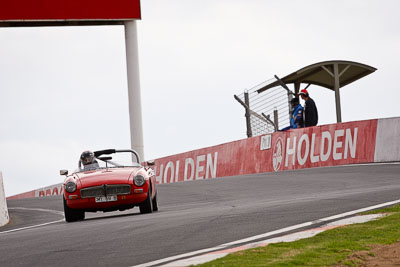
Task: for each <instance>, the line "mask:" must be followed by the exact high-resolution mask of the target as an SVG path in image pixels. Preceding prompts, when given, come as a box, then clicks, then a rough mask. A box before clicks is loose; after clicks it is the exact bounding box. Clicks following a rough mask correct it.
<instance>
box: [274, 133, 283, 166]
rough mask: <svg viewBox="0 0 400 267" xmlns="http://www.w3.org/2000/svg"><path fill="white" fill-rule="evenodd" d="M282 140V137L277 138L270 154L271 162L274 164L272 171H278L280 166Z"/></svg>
mask: <svg viewBox="0 0 400 267" xmlns="http://www.w3.org/2000/svg"><path fill="white" fill-rule="evenodd" d="M282 151H283V141H282V138H280V137H279V138H278V139H277V140H276V142H275V145H274V150H273V154H272V164H273V166H274V171H276V172H277V171H279V170H280V168H281V166H282V161H283V153H282Z"/></svg>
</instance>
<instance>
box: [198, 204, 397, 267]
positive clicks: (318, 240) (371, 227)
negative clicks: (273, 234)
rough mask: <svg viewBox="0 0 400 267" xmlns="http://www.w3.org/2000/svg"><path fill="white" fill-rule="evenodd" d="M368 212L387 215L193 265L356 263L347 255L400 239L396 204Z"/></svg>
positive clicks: (356, 263) (357, 263) (356, 261)
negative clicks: (386, 214)
mask: <svg viewBox="0 0 400 267" xmlns="http://www.w3.org/2000/svg"><path fill="white" fill-rule="evenodd" d="M371 213H389V215H388V216H385V217H383V218H380V219H378V220H375V221H370V222H367V223H362V224H354V225H348V226H344V227H339V228H335V229H332V230H328V231H325V232H322V233H320V234H318V235H316V236H314V237H311V238H307V239H302V240H298V241H295V242H290V243H277V244H270V245H268V246H266V247H260V248H254V249H249V250H244V251H241V252H236V253H232V254H229V255H228V256H226V257H223V258H220V259H217V260H214V261H211V262H208V263H205V264H201V265H197V266H202V267H205V266H215V267H217V266H331V265H337V264H341V265H347V266H358V265H359V264H360V263H361V262H359V261H358V259H350V258H349V256H350V255H351V254H353V253H354V252H357V251H370V250H371V247H372V246H373V245H388V244H393V243H395V242H397V241H399V239H400V205H396V206H393V207H388V208H384V209H380V210H375V211H370V212H367V213H363V214H371Z"/></svg>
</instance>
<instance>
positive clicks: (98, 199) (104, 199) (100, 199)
mask: <svg viewBox="0 0 400 267" xmlns="http://www.w3.org/2000/svg"><path fill="white" fill-rule="evenodd" d="M95 201H96V202H97V203H99V202H110V201H117V196H106V197H95Z"/></svg>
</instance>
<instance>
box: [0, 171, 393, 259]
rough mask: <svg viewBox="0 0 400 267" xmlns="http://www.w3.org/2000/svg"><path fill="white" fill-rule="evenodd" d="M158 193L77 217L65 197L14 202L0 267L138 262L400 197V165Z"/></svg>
mask: <svg viewBox="0 0 400 267" xmlns="http://www.w3.org/2000/svg"><path fill="white" fill-rule="evenodd" d="M158 194H159V207H160V211H159V212H156V213H153V214H146V215H140V214H139V209H138V208H134V209H132V210H130V211H126V212H113V213H96V214H90V213H87V218H88V219H86V220H85V221H81V222H76V223H66V222H65V221H60V220H62V219H63V216H62V213H60V212H62V199H61V197H59V196H58V197H47V198H42V199H22V200H11V201H8V207H9V213H10V217H11V223H10V224H9V225H7V226H5V227H2V228H0V232H3V233H0V266H132V265H137V264H141V263H146V262H150V261H154V260H157V259H162V258H166V257H169V256H174V255H178V254H183V253H187V252H191V251H195V250H199V249H204V248H209V247H214V246H217V245H220V244H223V243H227V242H231V241H235V240H238V239H243V238H246V237H250V236H254V235H257V234H262V233H265V232H269V231H273V230H277V229H280V228H283V227H287V226H292V225H295V224H299V223H303V222H307V221H313V220H317V219H320V218H323V217H327V216H332V215H336V214H340V213H344V212H347V211H351V210H355V209H360V208H364V207H368V206H372V205H376V204H380V203H384V202H388V201H393V200H397V199H400V165H399V164H385V165H358V166H345V167H330V168H315V169H307V170H299V171H290V172H289V171H286V172H280V173H269V174H257V175H249V176H236V177H228V178H218V179H213V180H201V181H190V182H181V183H175V184H165V185H160V186H159V187H158ZM57 211H59V212H57ZM49 222H51V224H46V225H43V226H39V227H36V228H28V229H21V228H23V227H27V226H32V225H38V224H45V223H49ZM13 229H20V230H17V231H13V232H10V230H13ZM6 231H8V232H6Z"/></svg>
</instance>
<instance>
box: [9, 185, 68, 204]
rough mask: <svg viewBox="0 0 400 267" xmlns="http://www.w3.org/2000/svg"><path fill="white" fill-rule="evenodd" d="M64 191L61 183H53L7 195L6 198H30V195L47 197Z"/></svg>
mask: <svg viewBox="0 0 400 267" xmlns="http://www.w3.org/2000/svg"><path fill="white" fill-rule="evenodd" d="M63 192H64V187H63V184H62V183H60V184H54V185H50V186H47V187H43V188H39V189H36V190H32V191H29V192H25V193H22V194H18V195H14V196H10V197H7V200H8V199H21V198H32V197H47V196H56V195H62V194H63Z"/></svg>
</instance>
